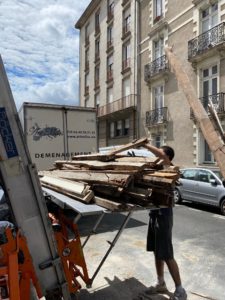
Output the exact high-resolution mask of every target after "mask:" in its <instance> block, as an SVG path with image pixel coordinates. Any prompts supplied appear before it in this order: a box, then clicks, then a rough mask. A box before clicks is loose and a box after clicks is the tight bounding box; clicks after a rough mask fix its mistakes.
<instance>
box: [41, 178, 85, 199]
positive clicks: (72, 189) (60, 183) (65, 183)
mask: <svg viewBox="0 0 225 300" xmlns="http://www.w3.org/2000/svg"><path fill="white" fill-rule="evenodd" d="M40 181H41V183H46V184H49V185H51V186H56V187H58V188H61V189H63V190H66V191H68V192H69V193H75V194H77V195H80V196H85V195H86V194H87V193H88V191H89V190H90V187H89V186H88V184H83V183H80V182H73V181H70V180H65V179H61V178H55V177H51V176H44V177H41V178H40Z"/></svg>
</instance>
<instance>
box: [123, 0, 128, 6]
mask: <svg viewBox="0 0 225 300" xmlns="http://www.w3.org/2000/svg"><path fill="white" fill-rule="evenodd" d="M129 2H130V0H123V2H122V6H125V5H126V4H127V3H129Z"/></svg>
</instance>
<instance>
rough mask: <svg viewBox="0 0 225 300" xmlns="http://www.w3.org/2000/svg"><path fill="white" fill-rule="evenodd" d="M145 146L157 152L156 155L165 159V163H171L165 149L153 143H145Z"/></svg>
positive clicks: (154, 152)
mask: <svg viewBox="0 0 225 300" xmlns="http://www.w3.org/2000/svg"><path fill="white" fill-rule="evenodd" d="M144 147H145V148H146V149H148V150H149V151H151V152H152V153H153V154H155V156H157V157H159V158H161V159H163V161H164V163H165V165H170V164H171V161H170V159H169V157H168V156H167V155H166V154H165V153H164V151H163V149H160V148H157V147H155V146H153V145H151V144H145V145H144Z"/></svg>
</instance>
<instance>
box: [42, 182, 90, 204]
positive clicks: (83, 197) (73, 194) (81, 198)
mask: <svg viewBox="0 0 225 300" xmlns="http://www.w3.org/2000/svg"><path fill="white" fill-rule="evenodd" d="M41 185H42V186H43V187H46V188H49V189H51V190H53V191H56V192H59V193H60V194H64V195H66V196H68V197H70V198H73V199H75V200H78V201H81V202H83V203H86V204H89V203H90V202H92V201H93V199H94V193H93V191H89V192H88V193H87V194H86V195H85V196H82V197H80V196H79V195H77V194H75V193H70V192H68V191H66V190H63V189H62V188H60V187H57V186H53V185H51V184H48V183H45V182H42V183H41Z"/></svg>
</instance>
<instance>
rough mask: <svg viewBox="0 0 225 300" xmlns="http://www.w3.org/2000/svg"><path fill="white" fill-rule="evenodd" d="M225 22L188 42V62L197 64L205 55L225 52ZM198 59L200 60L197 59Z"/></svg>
mask: <svg viewBox="0 0 225 300" xmlns="http://www.w3.org/2000/svg"><path fill="white" fill-rule="evenodd" d="M224 29H225V22H223V23H221V24H219V25H217V26H215V27H213V28H212V29H210V30H208V31H206V32H204V33H202V34H200V35H199V36H197V37H196V38H194V39H192V40H190V41H189V42H188V60H189V61H191V62H195V61H196V60H198V59H199V57H202V56H203V55H204V54H206V53H208V52H209V51H212V49H216V50H219V51H220V50H224V49H225V47H224V45H223V42H224V41H225V32H224V31H225V30H224ZM197 58H198V59H197Z"/></svg>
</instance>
